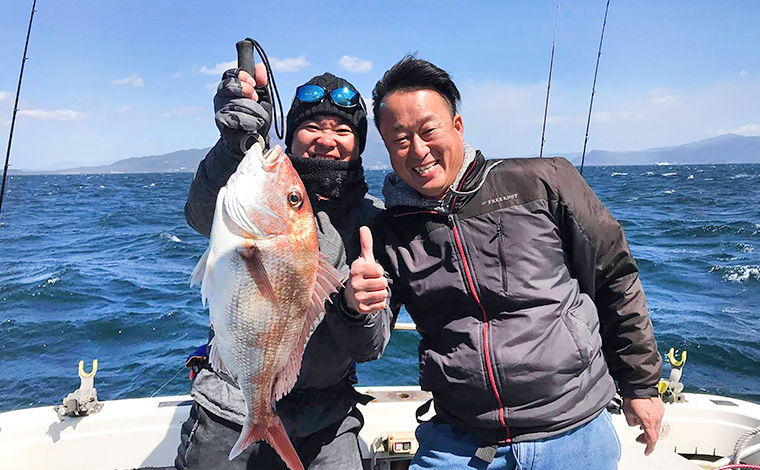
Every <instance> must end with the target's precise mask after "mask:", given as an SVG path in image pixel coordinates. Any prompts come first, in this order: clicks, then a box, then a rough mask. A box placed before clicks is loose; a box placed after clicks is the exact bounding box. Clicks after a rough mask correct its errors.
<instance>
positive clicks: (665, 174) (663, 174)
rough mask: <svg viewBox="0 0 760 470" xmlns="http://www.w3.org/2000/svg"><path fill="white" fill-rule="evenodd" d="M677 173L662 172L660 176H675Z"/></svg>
mask: <svg viewBox="0 0 760 470" xmlns="http://www.w3.org/2000/svg"><path fill="white" fill-rule="evenodd" d="M677 174H678V173H662V174H661V175H660V176H676V175H677Z"/></svg>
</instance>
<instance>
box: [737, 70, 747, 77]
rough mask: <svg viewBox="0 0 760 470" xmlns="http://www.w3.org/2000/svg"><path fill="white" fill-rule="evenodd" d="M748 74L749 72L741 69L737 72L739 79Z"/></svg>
mask: <svg viewBox="0 0 760 470" xmlns="http://www.w3.org/2000/svg"><path fill="white" fill-rule="evenodd" d="M748 73H749V72H747V71H746V70H743V69H742V71H741V72H739V76H740V77H746V76H747V74H748Z"/></svg>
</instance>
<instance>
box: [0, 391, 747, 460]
mask: <svg viewBox="0 0 760 470" xmlns="http://www.w3.org/2000/svg"><path fill="white" fill-rule="evenodd" d="M361 391H362V392H366V393H369V394H372V395H373V396H375V397H376V398H377V400H375V401H373V402H371V403H370V404H369V405H367V406H365V407H363V409H362V412H363V413H364V415H365V418H366V425H365V427H364V429H363V430H362V431H361V433H360V438H361V441H362V442H361V446H362V453H363V456H364V457H365V459H366V467H367V468H370V467H371V465H373V463H374V465H375V468H378V469H389V468H390V462H391V461H397V460H408V459H409V458H410V456H411V454H413V452H414V450H415V446H416V442H414V440H413V433H414V429H415V428H416V426H417V422H416V420H415V410H416V409H417V407H419V406H420V405H421V404H422V403H424V402H425V401H426V400H427V398H428V395H427V394H426V393H424V392H421V391H420V390H419V388H417V387H370V388H362V389H361ZM686 397H687V402H686V403H680V404H673V405H666V413H665V419H664V422H663V431H662V435H661V438H660V442H659V443H658V446H657V450H656V451H655V453H654V454H652V455H651V456H649V457H644V454H643V445H641V444H638V443H636V442H635V438H636V436H637V435H638V433H639V431H638V429H637V428H630V427H628V426H627V424H626V423H625V418H624V417H623V416H622V415H613V422H614V424H615V428H616V429H617V431H618V434H619V436H620V440H621V442H622V443H623V458H622V460H621V463H620V469H621V470H629V469H631V470H632V469H642V468H647V469H653V470H654V469H659V468H662V469H665V468H667V469H669V470H678V469H683V470H686V469H696V468H702V467H699V466H697V465H696V464H695V463H692V462H689V461H688V460H686V459H685V458H683V457H681V456H680V455H679V454H698V455H702V456H716V457H714V458H713V459H715V458H717V457H723V456H727V455H729V454H731V452H732V451H733V447H734V444H735V443H736V441H737V439H738V438H739V437H741V435H742V434H744V433H745V432H747V431H748V430H750V429H753V428H755V427H758V426H760V405H756V404H753V403H748V402H744V401H741V400H735V399H731V398H725V397H717V396H711V395H701V394H686ZM189 405H190V397H189V396H186V395H185V396H173V397H156V398H143V399H132V400H114V401H106V402H103V407H102V409H101V411H100V412H98V413H95V414H92V415H90V416H87V417H83V418H66V419H64V420H63V421H59V419H58V416H57V414H56V412H55V410H54V409H53V407H52V406H49V407H41V408H32V409H27V410H19V411H10V412H6V413H1V414H0V456H2V460H1V462H2V463H0V467H2V468H4V469H5V468H8V469H52V468H56V469H61V470H67V469H72V470H73V469H77V470H106V469H107V470H112V469H135V468H151V467H153V468H162V467H163V468H165V467H171V466H172V465H173V461H174V456H175V455H176V449H177V446H178V444H179V435H180V426H181V425H182V423H183V422H184V421H185V419H186V418H187V414H188V412H189V409H190V406H189ZM404 442H407V443H408V444H409V445H408V449H404V445H403V443H404ZM395 443H399V452H398V453H395V452H393V447H394V444H395ZM748 451H749V452H750V453H752V452H754V455H751V456H749V457H746V458H745V459H744V461H745V462H746V463H750V464H755V465H757V464H760V452H759V451H760V436H755V439H754V440H752V441H751V442H750V444H749V447H748ZM373 458H374V460H373ZM724 463H728V462H727V461H726V462H724ZM706 468H711V467H710V466H707V467H706Z"/></svg>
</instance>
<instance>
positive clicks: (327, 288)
mask: <svg viewBox="0 0 760 470" xmlns="http://www.w3.org/2000/svg"><path fill="white" fill-rule="evenodd" d="M340 275H341V274H340V272H339V271H338V270H337V269H335V267H333V265H332V264H330V263H329V262H328V261H327V258H326V257H325V256H324V255H323V254H321V253H320V255H319V268H318V271H317V282H316V285H315V286H314V293H313V294H312V295H311V304H310V305H309V307H308V309H307V310H306V319H305V320H304V323H303V329H302V330H301V334H300V336H299V337H298V341H297V342H296V344H295V345H294V346H293V350H292V352H291V353H290V357H289V358H288V362H287V365H286V366H285V368H283V370H282V371H280V373H278V374H277V377H275V380H274V387H272V400H274V401H277V400H279V399H280V398H282V397H284V396H285V395H287V394H288V392H290V390H291V389H292V388H293V386H294V385H295V384H296V380H298V374H299V372H301V361H302V359H303V353H304V350H305V349H306V343H307V342H308V341H309V338H311V335H312V334H313V333H314V330H316V329H317V326H319V323H320V322H321V321H322V319H323V318H324V316H325V301H329V300H330V294H332V293H333V292H337V287H338V286H340V285H341V282H340V280H339V277H340Z"/></svg>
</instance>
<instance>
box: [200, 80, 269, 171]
mask: <svg viewBox="0 0 760 470" xmlns="http://www.w3.org/2000/svg"><path fill="white" fill-rule="evenodd" d="M238 70H239V69H236V68H235V69H230V70H227V71H226V72H224V73H223V74H222V82H221V83H220V84H219V87H218V88H217V90H216V95H214V118H215V121H216V127H218V128H219V131H220V132H221V133H222V139H223V140H224V143H225V144H227V147H228V148H229V149H230V150H231V151H232V153H234V154H236V155H239V156H243V155H245V152H246V151H247V150H248V149H249V148H250V147H251V146H252V145H253V143H254V142H256V139H257V136H258V135H260V136H261V137H262V138H263V139H264V140H268V139H267V136H268V135H269V127H270V126H271V125H272V100H271V97H270V96H269V93H268V92H267V90H266V88H264V87H262V88H256V93H257V94H258V95H259V101H253V100H252V99H250V98H247V97H245V96H244V95H243V88H242V86H241V84H240V78H238Z"/></svg>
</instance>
